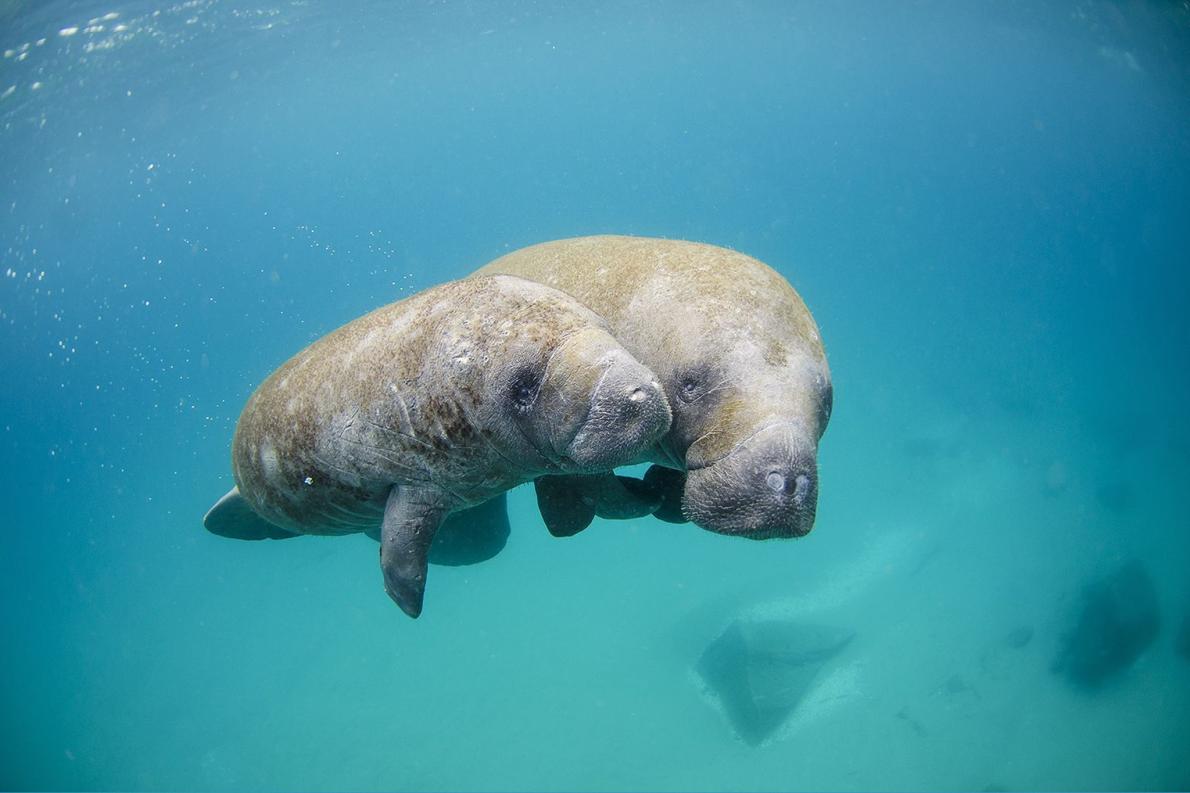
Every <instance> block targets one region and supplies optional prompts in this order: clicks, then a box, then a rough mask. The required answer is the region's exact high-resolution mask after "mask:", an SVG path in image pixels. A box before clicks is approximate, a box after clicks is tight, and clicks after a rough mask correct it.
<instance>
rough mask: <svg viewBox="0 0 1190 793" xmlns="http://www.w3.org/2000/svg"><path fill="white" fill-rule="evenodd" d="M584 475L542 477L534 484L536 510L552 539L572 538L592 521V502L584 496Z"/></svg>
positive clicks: (592, 499)
mask: <svg viewBox="0 0 1190 793" xmlns="http://www.w3.org/2000/svg"><path fill="white" fill-rule="evenodd" d="M586 478H587V477H583V476H543V477H540V478H538V479H537V480H536V481H534V482H533V487H534V489H535V490H536V491H537V508H538V509H539V510H540V511H541V518H542V520H544V521H545V527H546V528H547V529H549V531H550V534H552V535H554V536H555V537H571V536H573V535H575V534H578V533H579V532H580V531H582V530H583V529H585V528H587V527H588V526H590V525H591V521H592V520H594V519H595V499H594V498H592V497H591V496H590V494H584V490H585V488H584V486H583V484H582V483H581V481H576V480H582V479H586Z"/></svg>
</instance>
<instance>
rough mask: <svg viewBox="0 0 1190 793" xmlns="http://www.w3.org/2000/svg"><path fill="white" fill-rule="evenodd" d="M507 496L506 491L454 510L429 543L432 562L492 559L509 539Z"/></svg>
mask: <svg viewBox="0 0 1190 793" xmlns="http://www.w3.org/2000/svg"><path fill="white" fill-rule="evenodd" d="M508 534H509V526H508V499H507V497H506V496H505V494H504V493H501V494H500V495H498V496H496V497H495V498H491V499H488V500H487V501H485V502H483V503H482V504H480V505H479V506H475V507H471V508H470V509H464V510H460V511H459V512H453V513H451V515H450V517H448V518H447V519H446V520H444V521H443V522H442V525H441V526H440V527H438V534H437V535H435V537H434V544H433V545H431V546H430V564H440V565H447V566H451V567H456V566H459V565H467V564H476V563H478V562H485V561H487V560H488V559H491V558H492V557H493V556H495V555H496V554H498V553H500V551H502V550H503V549H504V544H505V543H506V542H508Z"/></svg>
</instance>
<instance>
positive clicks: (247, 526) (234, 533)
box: [202, 487, 301, 540]
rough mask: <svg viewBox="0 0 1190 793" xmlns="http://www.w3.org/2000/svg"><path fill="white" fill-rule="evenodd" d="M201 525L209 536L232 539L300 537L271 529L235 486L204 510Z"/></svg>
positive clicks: (275, 527) (270, 525) (289, 532)
mask: <svg viewBox="0 0 1190 793" xmlns="http://www.w3.org/2000/svg"><path fill="white" fill-rule="evenodd" d="M202 525H203V526H205V527H206V529H207V531H209V532H211V534H218V535H219V536H220V537H230V538H231V539H233V540H286V539H289V538H290V537H300V536H301V535H299V534H294V533H293V532H291V531H286V530H285V529H282V528H281V527H279V526H274V525H273V524H272V523H269V522H268V521H267V520H265V519H264V518H262V517H260V515H257V514H256V512H255V511H254V510H253V509H252V507H250V506H249V505H248V499H246V498H244V497H243V496H241V495H240V489H239V488H238V487H233V488H232V489H231V490H228V491H227V494H226V495H224V496H223V498H221V499H219V500H218V501H216V502H215V506H213V507H211V508H210V509H209V510H207V514H206V515H204V516H203V519H202Z"/></svg>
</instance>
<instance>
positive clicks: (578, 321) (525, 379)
mask: <svg viewBox="0 0 1190 793" xmlns="http://www.w3.org/2000/svg"><path fill="white" fill-rule="evenodd" d="M669 422H670V409H669V405H668V403H667V401H666V398H665V395H664V393H663V392H662V389H661V387H660V385H659V384H658V382H657V379H656V377H655V376H654V374H653V373H652V372H651V371H650V370H649V369H648V368H646V367H645V366H643V365H642V364H641V363H640V362H638V361H637V360H636V359H635V358H633V357H632V355H630V354H629V353H628V352H627V351H626V350H625V349H624V348H623V347H622V346H621V345H620V344H619V343H618V342H617V341H616V340H615V339H614V338H613V337H612V336H611V334H610V333H609V331H608V328H607V326H606V324H605V323H604V321H603V320H602V319H600V318H599V317H598V316H597V315H595V314H594V313H592V312H591V311H589V310H588V309H586V308H585V307H583V306H582V305H580V304H579V303H578V302H576V301H575V300H574V299H573V298H572V297H569V296H567V295H565V294H563V293H562V292H559V291H557V290H555V289H552V288H550V287H547V286H543V285H541V284H538V283H534V282H532V281H526V280H523V279H520V278H516V277H511V276H501V275H494V276H490V277H483V278H471V279H467V280H464V281H453V282H450V283H447V284H443V285H441V286H437V287H434V288H432V289H428V290H426V291H424V292H421V293H419V294H417V295H414V296H412V297H409V298H407V299H405V300H401V301H399V302H397V303H393V304H391V305H388V306H385V307H383V308H379V309H377V310H375V311H373V312H372V313H370V314H367V315H365V316H363V317H360V318H359V319H356V320H355V321H353V322H350V323H348V324H347V325H344V326H343V327H341V328H339V329H338V330H336V331H334V332H332V333H330V334H328V335H327V336H324V337H323V338H321V339H319V340H318V341H316V342H314V343H313V344H311V345H310V346H309V347H307V348H306V349H304V350H302V351H301V352H299V353H298V354H297V355H295V356H294V357H293V358H291V359H290V360H289V361H288V362H286V363H285V364H284V365H282V366H281V368H280V369H278V370H277V371H276V372H274V373H273V374H272V375H270V376H269V377H268V379H266V380H265V381H264V383H262V384H261V385H260V387H259V388H257V389H256V392H255V393H254V394H253V395H252V397H251V398H250V399H249V400H248V403H247V405H246V406H245V407H244V410H243V413H242V414H241V415H240V419H239V423H238V425H237V426H236V431H235V438H234V441H233V443H232V470H233V473H234V475H235V482H236V486H235V487H234V488H232V490H231V491H230V492H229V493H228V494H227V495H225V496H224V497H223V498H222V499H220V500H219V501H218V502H217V503H216V504H215V506H213V507H212V508H211V510H210V511H209V512H208V513H207V515H206V518H205V519H204V524H205V525H206V527H207V528H208V529H209V530H210V531H212V532H214V533H215V534H220V535H223V536H227V537H234V538H239V539H264V538H284V537H289V536H293V535H295V534H348V533H353V532H361V531H363V532H369V533H371V534H373V535H374V536H375V535H377V534H378V536H379V539H380V543H381V546H380V564H381V568H382V570H383V574H384V585H385V589H386V591H387V592H388V594H389V596H390V597H392V599H393V600H394V601H396V603H397V605H399V606H400V607H401V608H402V609H403V610H404V611H405V613H407V614H408V615H410V616H411V617H417V616H418V614H420V613H421V609H422V600H423V596H424V590H425V578H426V562H427V553H428V550H429V548H430V545H431V543H432V542H433V539H434V536H435V533H436V532H437V530H438V528H439V525H440V524H441V523H442V521H443V520H444V519H445V518H446V517H447V516H448V515H450V514H451V513H453V512H456V511H458V510H463V509H467V508H472V507H475V506H477V505H480V504H482V503H483V502H485V501H487V500H489V499H491V498H493V497H495V496H499V495H500V494H502V493H503V492H504V491H505V490H507V489H508V488H510V487H513V486H515V485H517V484H520V483H522V482H526V481H529V480H531V479H533V478H535V477H537V476H540V475H542V474H560V473H568V474H579V473H589V472H595V471H606V470H608V469H610V468H613V467H615V466H617V465H621V464H624V463H627V462H629V461H631V460H634V459H637V458H638V457H639V456H640V455H641V454H642V453H643V450H644V449H646V448H648V447H649V446H651V445H653V444H654V443H655V442H656V440H657V438H659V437H660V436H661V434H662V433H664V432H665V430H666V429H667V428H668V427H669Z"/></svg>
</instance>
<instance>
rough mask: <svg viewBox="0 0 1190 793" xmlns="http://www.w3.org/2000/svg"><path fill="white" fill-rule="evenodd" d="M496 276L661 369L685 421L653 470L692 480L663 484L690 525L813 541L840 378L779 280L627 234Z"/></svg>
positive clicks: (533, 253)
mask: <svg viewBox="0 0 1190 793" xmlns="http://www.w3.org/2000/svg"><path fill="white" fill-rule="evenodd" d="M494 273H505V274H509V275H517V276H521V277H523V278H529V279H532V280H534V281H538V282H540V283H543V284H547V285H549V286H552V287H554V288H556V289H560V290H561V291H563V292H566V293H568V294H570V295H572V296H574V297H575V298H577V299H578V300H579V301H580V302H581V303H583V304H584V305H586V306H587V307H588V308H590V309H592V310H593V311H595V313H597V314H599V315H600V316H602V317H603V318H604V319H605V320H606V321H607V322H608V325H609V326H610V327H611V330H612V333H613V334H614V335H615V337H616V338H617V339H618V340H619V341H620V342H621V343H622V344H623V345H624V346H625V348H627V349H628V350H629V351H630V352H631V353H632V354H633V355H635V356H636V357H637V358H639V360H640V361H641V362H642V363H644V364H645V365H646V366H648V367H650V368H651V369H652V370H653V372H654V373H656V375H657V376H658V378H659V379H660V381H661V384H662V386H663V388H664V389H665V393H666V396H667V397H668V399H669V403H670V405H671V407H672V409H673V423H672V425H671V427H670V430H669V431H668V432H667V433H666V434H665V435H664V436H663V437H662V438H661V440H660V441H659V442H658V443H657V444H656V445H655V446H653V447H652V448H651V449H649V451H648V453H647V454H646V455H643V456H642V461H643V460H646V459H647V460H650V461H652V462H654V463H657V464H659V465H661V466H665V467H667V468H670V469H674V470H675V471H679V472H685V476H680V475H677V476H665V477H662V476H653V477H651V479H652V480H654V481H657V482H662V483H668V484H667V485H665V486H668V487H671V488H673V489H674V490H675V492H674V493H673V495H672V498H670V500H671V501H679V500H680V509H681V513H682V515H684V516H685V518H687V519H689V520H691V521H693V522H694V523H696V524H698V525H700V526H702V527H703V528H706V529H709V530H711V531H715V532H719V533H723V534H733V535H740V536H745V537H750V538H756V539H764V538H769V537H799V536H802V535H805V534H806V533H807V532H809V531H810V529H811V528H812V526H813V524H814V517H815V511H816V507H817V500H818V466H817V451H818V442H819V440H820V438H821V437H822V434H823V432H824V430H825V429H826V425H827V422H828V420H829V419H830V413H831V402H832V388H831V377H830V369H829V367H828V366H827V361H826V353H825V350H824V348H823V344H822V338H821V336H820V334H819V331H818V326H817V325H816V323H815V322H814V318H813V317H812V316H811V315H810V312H809V310H808V309H807V308H806V305H805V303H804V302H803V301H802V299H801V297H800V296H799V295H798V294H797V292H796V291H794V289H793V287H792V286H791V285H790V284H789V282H788V281H786V280H785V279H784V278H783V277H782V276H781V275H780V274H779V273H777V272H776V271H775V270H773V269H772V268H770V267H769V266H767V265H765V264H764V263H762V262H760V261H758V260H756V259H754V258H752V257H750V256H746V255H744V254H742V253H738V252H736V251H732V250H728V249H726V248H721V247H717V246H713V245H705V244H700V243H695V242H685V241H680V240H665V239H650V238H641V237H622V236H597V237H579V238H575V239H566V240H558V241H555V242H547V243H543V244H540V245H534V246H531V247H528V248H523V249H521V250H517V251H514V252H512V253H510V254H508V255H506V256H503V257H501V258H499V259H497V260H495V261H493V262H492V263H490V264H488V265H486V266H485V267H483V268H481V269H480V270H479V271H478V272H477V275H490V274H494ZM581 489H582V483H581V482H578V483H576V486H575V491H576V494H578V492H579V490H581ZM540 490H541V488H539V491H540ZM557 490H558V487H557V486H551V489H550V493H551V503H552V504H554V505H555V506H556V504H557V502H558V495H557ZM678 492H680V495H678ZM586 500H587V501H590V500H591V499H590V498H588V499H586ZM576 503H577V501H576ZM668 510H669V512H670V514H671V515H672V514H673V513H676V511H677V510H676V508H675V505H672V504H671V505H670V507H668ZM554 511H555V512H556V511H557V510H556V509H555V510H554ZM590 512H591V511H590V510H588V511H587V513H586V514H584V515H583V516H581V517H582V518H585V519H586V520H589V518H590V514H589V513H590ZM664 512H665V508H663V511H662V512H661V513H658V514H659V516H662V515H663V514H664ZM595 513H598V509H596V510H595ZM548 520H549V518H547V522H548ZM578 522H579V523H581V522H582V520H581V519H580V520H578ZM584 525H585V524H584ZM551 529H553V527H551ZM556 533H563V534H564V533H573V528H572V527H571V528H568V529H565V530H560V531H558V532H556Z"/></svg>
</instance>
